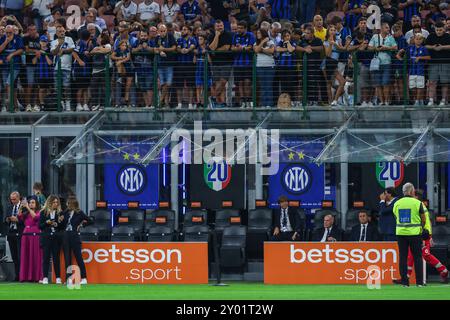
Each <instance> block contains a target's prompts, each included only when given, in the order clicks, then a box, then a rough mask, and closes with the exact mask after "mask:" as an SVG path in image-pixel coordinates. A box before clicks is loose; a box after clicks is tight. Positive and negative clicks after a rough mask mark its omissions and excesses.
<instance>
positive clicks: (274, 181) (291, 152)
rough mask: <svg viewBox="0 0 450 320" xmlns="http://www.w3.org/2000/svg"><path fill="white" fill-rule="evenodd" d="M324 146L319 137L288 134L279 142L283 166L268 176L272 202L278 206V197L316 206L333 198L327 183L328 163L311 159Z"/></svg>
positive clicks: (271, 204)
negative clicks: (306, 137)
mask: <svg viewBox="0 0 450 320" xmlns="http://www.w3.org/2000/svg"><path fill="white" fill-rule="evenodd" d="M323 147H324V142H323V141H319V140H313V141H305V140H300V139H296V138H285V139H283V140H282V141H281V142H280V148H279V149H280V151H279V152H280V166H279V169H278V172H277V173H276V174H274V175H271V176H269V204H270V206H271V207H276V206H278V197H279V196H281V195H285V196H287V197H288V198H289V199H290V200H299V201H300V203H301V207H303V208H317V207H320V206H321V203H322V200H324V199H329V200H332V199H331V198H330V197H331V192H330V187H329V186H326V184H325V165H323V164H322V165H317V164H315V163H313V162H312V161H313V160H314V158H315V157H316V156H317V155H318V154H319V153H320V151H321V150H322V149H323Z"/></svg>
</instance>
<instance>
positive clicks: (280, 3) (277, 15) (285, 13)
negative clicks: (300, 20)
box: [267, 0, 291, 20]
mask: <svg viewBox="0 0 450 320" xmlns="http://www.w3.org/2000/svg"><path fill="white" fill-rule="evenodd" d="M267 4H268V5H269V6H270V8H271V13H270V16H271V17H272V19H274V20H290V19H291V4H290V1H289V0H268V1H267Z"/></svg>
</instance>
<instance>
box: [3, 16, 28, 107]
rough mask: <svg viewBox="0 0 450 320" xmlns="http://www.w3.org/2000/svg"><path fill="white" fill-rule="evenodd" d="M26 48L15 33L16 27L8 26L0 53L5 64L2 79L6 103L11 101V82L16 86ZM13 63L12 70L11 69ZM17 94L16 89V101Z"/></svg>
mask: <svg viewBox="0 0 450 320" xmlns="http://www.w3.org/2000/svg"><path fill="white" fill-rule="evenodd" d="M23 50H24V45H23V40H22V37H20V36H18V35H15V34H14V27H13V26H11V25H8V26H6V28H5V35H4V36H3V37H1V38H0V55H1V59H2V60H3V63H4V64H5V66H4V67H3V69H2V80H3V83H4V84H5V86H6V104H7V105H8V103H9V90H10V84H12V85H13V86H14V82H15V81H16V79H17V76H18V75H19V71H20V65H21V63H22V60H21V55H22V53H23ZM10 63H12V65H13V67H12V71H10ZM16 96H17V94H16V91H14V101H17V98H16Z"/></svg>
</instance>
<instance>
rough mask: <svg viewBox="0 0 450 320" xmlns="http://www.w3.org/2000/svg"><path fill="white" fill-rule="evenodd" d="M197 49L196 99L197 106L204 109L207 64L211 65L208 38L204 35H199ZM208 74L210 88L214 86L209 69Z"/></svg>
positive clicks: (195, 60)
mask: <svg viewBox="0 0 450 320" xmlns="http://www.w3.org/2000/svg"><path fill="white" fill-rule="evenodd" d="M197 43H198V45H197V48H196V49H195V56H194V64H195V65H196V70H195V86H196V98H197V105H198V106H202V107H204V106H205V105H206V101H204V92H203V90H204V81H205V64H206V63H208V64H209V65H210V64H211V58H210V57H209V54H208V47H207V44H206V37H205V35H204V34H199V35H198V39H197ZM207 71H208V74H207V75H206V79H207V80H206V81H207V83H208V87H209V88H210V87H211V86H212V79H211V71H210V69H209V68H208V70H207Z"/></svg>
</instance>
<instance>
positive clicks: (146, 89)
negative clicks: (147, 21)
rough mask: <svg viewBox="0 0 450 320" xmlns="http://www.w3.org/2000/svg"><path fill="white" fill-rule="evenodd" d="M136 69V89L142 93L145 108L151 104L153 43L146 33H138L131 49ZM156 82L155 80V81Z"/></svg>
mask: <svg viewBox="0 0 450 320" xmlns="http://www.w3.org/2000/svg"><path fill="white" fill-rule="evenodd" d="M131 52H132V53H133V58H134V59H133V62H134V66H135V69H136V74H137V79H138V87H139V89H140V91H141V93H142V100H143V101H144V105H145V107H150V106H152V102H153V81H154V79H153V57H154V43H153V42H151V41H149V35H148V32H147V31H145V30H143V31H141V32H139V41H138V42H136V44H135V47H134V48H133V49H131ZM156 80H157V79H156Z"/></svg>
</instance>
